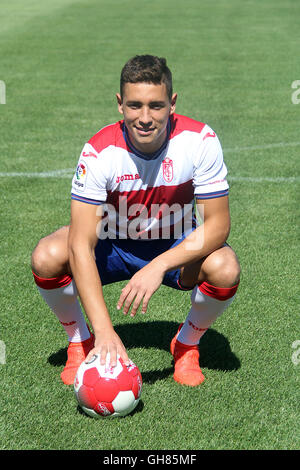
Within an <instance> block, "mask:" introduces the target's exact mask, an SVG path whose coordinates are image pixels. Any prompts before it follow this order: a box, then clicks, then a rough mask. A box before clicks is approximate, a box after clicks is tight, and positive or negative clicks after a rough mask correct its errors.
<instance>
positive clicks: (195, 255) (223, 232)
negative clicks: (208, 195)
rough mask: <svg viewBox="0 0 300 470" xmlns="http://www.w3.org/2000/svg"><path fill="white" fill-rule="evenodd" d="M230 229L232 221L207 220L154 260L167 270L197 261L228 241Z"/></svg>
mask: <svg viewBox="0 0 300 470" xmlns="http://www.w3.org/2000/svg"><path fill="white" fill-rule="evenodd" d="M229 230H230V222H229V221H228V222H227V223H225V224H224V223H222V221H220V222H216V220H214V219H210V220H207V222H205V223H203V224H202V225H200V226H199V227H197V229H196V230H194V231H193V232H192V233H191V234H190V235H189V236H187V237H186V239H185V240H183V241H182V242H181V243H179V244H178V245H177V246H175V247H174V248H171V249H170V250H168V251H166V252H164V253H162V254H161V255H159V256H158V257H157V258H155V259H154V261H153V262H155V263H159V264H160V265H161V266H162V268H163V270H164V271H165V272H168V271H172V270H174V269H178V268H181V267H183V266H187V265H189V264H192V263H195V262H196V261H199V260H200V259H202V258H204V257H205V256H207V255H209V254H210V253H212V252H213V251H215V250H216V249H218V248H220V247H221V246H223V244H224V243H225V242H226V240H227V238H228V235H229Z"/></svg>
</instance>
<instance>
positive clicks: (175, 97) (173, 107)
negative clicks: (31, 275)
mask: <svg viewBox="0 0 300 470" xmlns="http://www.w3.org/2000/svg"><path fill="white" fill-rule="evenodd" d="M176 101H177V93H173V95H172V99H171V109H170V114H173V113H175V109H176Z"/></svg>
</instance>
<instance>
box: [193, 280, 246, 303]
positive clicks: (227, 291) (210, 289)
mask: <svg viewBox="0 0 300 470" xmlns="http://www.w3.org/2000/svg"><path fill="white" fill-rule="evenodd" d="M238 286H239V282H238V283H237V284H236V285H235V286H233V287H215V286H212V285H211V284H208V282H202V284H200V285H199V286H198V289H199V290H200V291H201V292H202V293H203V294H205V295H208V296H209V297H213V298H214V299H217V300H228V299H230V298H231V297H233V296H234V294H235V293H236V291H237V288H238Z"/></svg>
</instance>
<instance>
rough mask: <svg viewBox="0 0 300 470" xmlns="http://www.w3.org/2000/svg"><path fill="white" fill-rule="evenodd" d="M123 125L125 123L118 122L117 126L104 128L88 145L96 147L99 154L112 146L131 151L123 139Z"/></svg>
mask: <svg viewBox="0 0 300 470" xmlns="http://www.w3.org/2000/svg"><path fill="white" fill-rule="evenodd" d="M123 123H124V121H118V122H116V123H115V124H110V125H109V126H106V127H103V129H100V131H99V132H97V134H95V135H94V136H93V137H92V138H91V139H90V140H89V141H88V143H89V144H90V145H91V146H92V147H94V149H95V150H96V151H97V152H98V153H99V152H101V151H102V150H104V149H105V148H107V147H109V146H110V145H113V146H115V147H119V148H123V149H125V150H127V151H128V152H129V151H130V149H129V147H128V146H127V144H126V142H125V140H124V137H123Z"/></svg>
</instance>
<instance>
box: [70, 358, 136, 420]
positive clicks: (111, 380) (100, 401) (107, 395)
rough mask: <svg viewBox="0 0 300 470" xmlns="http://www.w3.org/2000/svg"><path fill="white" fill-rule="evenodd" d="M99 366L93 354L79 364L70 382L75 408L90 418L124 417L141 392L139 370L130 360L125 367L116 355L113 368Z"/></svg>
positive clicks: (98, 361)
mask: <svg viewBox="0 0 300 470" xmlns="http://www.w3.org/2000/svg"><path fill="white" fill-rule="evenodd" d="M108 360H109V355H108V356H107V362H106V365H101V364H100V356H99V355H98V354H96V355H94V356H93V357H92V359H91V360H90V361H89V362H88V363H87V362H85V361H84V362H83V363H82V364H81V365H80V367H79V369H78V371H77V374H76V377H75V380H74V390H75V395H76V398H77V401H78V403H79V406H80V407H81V408H82V409H83V411H84V412H85V413H86V414H88V415H89V416H91V417H92V418H100V417H106V416H111V417H115V416H126V415H128V414H129V413H131V412H132V411H133V410H134V409H135V407H136V406H137V404H138V402H139V400H140V396H141V391H142V376H141V373H140V371H139V368H138V367H137V366H136V365H135V364H134V363H133V362H132V361H130V364H129V365H128V366H126V365H125V364H124V362H123V360H122V359H121V358H120V356H118V358H117V365H116V367H108V366H107V364H108Z"/></svg>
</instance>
